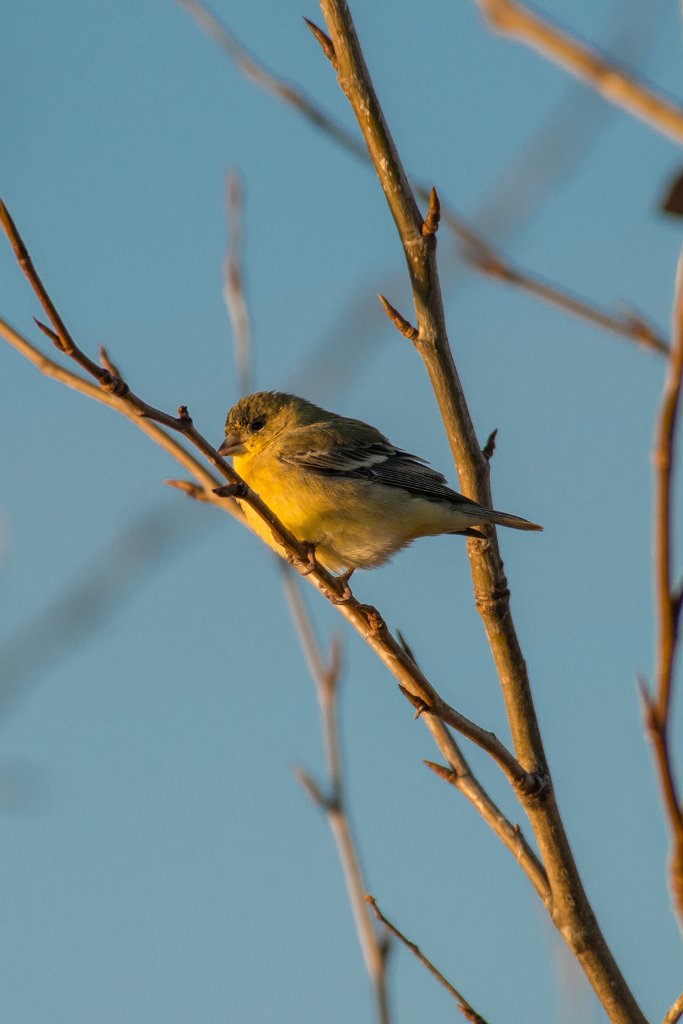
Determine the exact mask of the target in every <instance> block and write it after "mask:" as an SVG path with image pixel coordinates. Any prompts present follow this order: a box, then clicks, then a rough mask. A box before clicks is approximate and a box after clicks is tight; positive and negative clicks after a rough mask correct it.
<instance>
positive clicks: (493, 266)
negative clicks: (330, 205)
mask: <svg viewBox="0 0 683 1024" xmlns="http://www.w3.org/2000/svg"><path fill="white" fill-rule="evenodd" d="M177 3H179V4H180V6H181V7H183V8H184V9H185V10H186V11H187V12H188V14H190V15H191V16H192V18H194V20H195V21H196V23H197V24H198V25H199V26H200V27H201V28H202V30H203V31H204V32H206V34H207V35H208V36H209V37H210V38H212V39H213V40H214V41H215V42H216V43H217V44H218V45H219V46H220V47H221V49H222V50H223V51H224V52H225V53H227V54H228V56H229V57H230V58H231V59H232V60H233V61H234V62H235V65H236V67H237V68H238V70H239V71H241V72H242V73H243V74H244V75H245V76H246V77H247V78H248V79H249V80H250V81H251V82H253V83H254V84H256V85H258V86H259V87H260V88H262V89H265V91H266V92H268V93H269V94H271V95H273V96H276V97H277V98H278V99H279V100H281V101H282V102H283V103H286V104H287V105H288V106H290V107H292V108H293V109H294V110H296V112H297V113H298V114H299V115H300V116H301V117H303V118H305V119H306V120H307V121H309V122H310V123H311V124H313V125H314V126H315V127H316V128H319V129H320V130H321V131H322V132H324V133H325V134H326V135H327V136H328V137H329V138H331V139H333V140H334V141H335V142H336V143H338V144H339V145H340V146H342V148H343V149H345V150H346V151H347V152H349V153H351V154H352V155H353V156H355V157H356V158H357V159H359V160H361V161H362V162H363V163H365V164H368V165H371V160H370V158H369V156H368V152H367V149H366V148H365V146H363V144H362V143H361V142H359V140H358V138H357V137H356V135H355V134H353V133H351V132H349V131H348V130H347V129H346V128H345V127H344V126H343V125H342V124H340V123H339V122H337V121H336V120H335V119H334V118H333V117H331V116H330V115H329V114H327V113H326V111H324V110H323V108H322V107H321V106H320V104H318V103H317V102H316V101H315V100H314V99H312V98H311V97H310V96H307V95H306V94H305V93H304V92H303V90H301V89H299V88H297V87H296V86H294V85H292V84H291V83H290V82H287V81H285V80H284V79H283V78H282V77H280V76H278V75H276V74H274V73H273V72H272V71H270V70H268V69H267V68H266V67H265V66H264V65H263V64H262V63H261V62H260V61H258V60H257V59H256V58H255V57H254V56H253V55H252V54H250V53H248V52H247V50H246V49H245V48H244V47H243V46H242V44H241V43H240V42H239V41H238V40H237V38H236V37H235V35H234V34H233V33H232V32H230V30H229V29H228V28H227V27H226V26H225V25H224V24H223V23H222V22H221V21H220V20H219V19H218V17H217V16H216V15H215V14H214V13H213V12H212V11H211V10H210V9H209V8H208V7H207V5H206V4H205V3H203V2H202V0H177ZM326 38H328V37H327V36H326ZM335 59H336V58H335ZM410 181H411V184H412V186H413V189H414V190H415V194H416V195H417V196H418V197H419V198H420V200H421V201H422V202H424V203H429V202H430V194H431V186H428V185H425V184H422V183H420V182H418V181H416V180H415V179H413V178H411V179H410ZM441 219H442V221H443V223H444V224H445V225H446V226H447V227H448V229H449V231H451V232H452V233H453V234H454V235H455V237H456V238H457V239H458V241H459V242H460V244H461V247H462V253H463V255H464V257H465V258H466V259H468V260H469V261H470V262H471V263H472V266H473V267H474V268H475V269H476V270H479V271H480V272H481V273H484V274H487V275H489V276H490V277H493V278H494V279H497V280H501V281H505V282H507V283H508V284H512V285H515V286H517V287H519V288H522V289H524V290H525V291H528V292H529V293H530V294H532V295H535V296H536V297H537V298H539V299H541V300H543V301H545V302H550V303H551V304H553V305H556V306H558V307H559V308H561V309H564V310H565V311H566V312H568V313H572V314H574V315H576V316H580V317H582V318H583V319H585V320H589V321H591V322H592V323H595V324H597V325H598V326H599V327H602V328H604V329H605V330H608V331H612V332H614V333H615V334H618V335H619V336H621V337H623V338H626V339H628V340H630V341H634V342H636V343H637V344H638V345H641V346H642V347H644V348H648V349H651V350H652V351H654V352H657V353H659V354H660V355H666V354H667V353H668V350H669V346H668V343H667V341H666V340H665V339H664V338H663V337H662V336H661V334H660V333H659V332H658V331H657V330H656V328H654V327H653V326H651V325H650V324H649V323H647V322H646V321H645V320H644V319H643V318H642V317H640V316H636V315H631V314H628V313H627V314H623V315H622V314H619V313H611V312H609V311H608V310H604V309H602V308H600V306H597V305H595V304H594V303H592V302H590V301H588V300H586V299H581V298H579V297H578V296H575V295H572V294H571V293H570V292H567V291H566V290H565V289H564V288H562V287H560V286H559V285H557V284H551V283H550V282H548V281H545V280H543V279H541V278H539V277H538V276H536V275H534V274H533V273H531V272H530V271H527V270H523V269H522V268H521V267H519V266H516V265H514V264H513V263H511V262H509V261H508V260H506V259H505V258H504V257H503V255H502V253H501V252H500V251H498V250H496V249H495V248H494V247H493V246H492V245H491V244H490V243H489V242H488V241H487V240H486V239H485V238H484V237H483V236H482V235H481V233H480V232H478V231H477V230H476V229H475V228H474V227H473V226H472V225H471V224H469V223H468V222H467V221H466V220H465V219H464V218H463V217H461V216H460V214H458V213H457V212H456V211H455V210H454V209H453V208H452V207H450V206H447V205H446V204H445V203H444V202H443V198H442V200H441Z"/></svg>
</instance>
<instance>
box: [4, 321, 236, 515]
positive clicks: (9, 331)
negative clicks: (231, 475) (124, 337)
mask: <svg viewBox="0 0 683 1024" xmlns="http://www.w3.org/2000/svg"><path fill="white" fill-rule="evenodd" d="M0 337H2V338H4V339H5V341H7V342H9V344H10V345H11V346H12V347H13V348H14V349H16V350H17V352H20V353H21V355H23V356H24V357H25V358H26V359H28V360H29V362H31V363H33V365H34V366H35V367H37V368H38V370H40V372H41V373H42V374H44V376H46V377H51V378H52V380H57V381H59V382H60V383H61V384H65V385H66V386H67V387H69V388H73V390H74V391H79V392H80V393H81V394H82V395H87V397H88V398H93V399H94V400H95V401H96V402H101V403H102V405H107V406H109V408H110V409H115V410H116V412H119V413H121V414H122V415H123V416H125V417H126V418H127V419H129V420H131V422H132V423H133V424H134V425H135V426H136V427H137V428H138V430H142V432H143V433H145V434H147V435H148V437H151V438H152V440H153V441H155V442H156V444H158V445H159V446H160V447H161V448H163V449H164V450H165V451H167V452H168V453H169V454H170V455H172V456H173V458H174V459H176V461H177V462H179V463H180V465H181V466H183V468H184V469H186V470H187V471H188V472H189V473H191V474H192V475H193V476H194V478H195V480H197V482H198V484H199V487H200V488H201V489H202V493H203V500H204V501H208V502H210V503H211V504H212V505H219V506H220V507H221V508H225V509H226V511H228V512H230V514H231V515H233V516H235V518H237V519H239V520H241V521H243V522H245V523H246V520H245V519H244V514H243V513H242V511H241V509H240V507H239V505H238V504H237V503H236V502H231V503H228V502H226V501H225V500H221V499H220V498H217V497H216V495H215V494H214V493H213V491H214V488H215V487H217V486H218V480H217V479H216V478H215V477H214V476H212V475H211V473H209V472H208V471H207V469H206V467H205V466H204V465H202V463H201V462H198V461H197V459H195V457H194V456H193V455H191V454H190V453H189V452H188V451H187V449H185V448H183V446H182V445H181V444H178V442H177V441H176V440H175V438H173V437H170V436H169V435H168V434H167V433H166V432H165V431H164V430H162V429H161V428H160V427H159V426H157V424H156V423H152V422H151V420H148V419H143V418H142V417H140V416H131V414H130V409H129V408H128V406H127V405H126V402H125V401H124V400H123V399H121V398H119V397H117V396H116V395H114V394H111V393H110V392H108V391H103V390H102V389H101V388H99V387H98V386H97V385H96V384H92V383H91V382H90V381H89V380H85V378H83V377H80V376H79V375H78V374H76V373H72V372H71V370H67V369H66V367H64V366H61V365H60V364H59V363H57V362H56V361H55V360H54V359H50V358H49V356H46V355H45V354H44V353H43V352H41V351H40V349H38V348H36V346H35V345H33V344H32V343H31V342H30V341H29V340H28V339H27V338H25V337H24V336H23V335H22V334H19V332H18V331H15V330H14V328H13V327H10V325H9V324H8V323H7V322H6V321H5V320H2V319H0Z"/></svg>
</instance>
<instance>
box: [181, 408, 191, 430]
mask: <svg viewBox="0 0 683 1024" xmlns="http://www.w3.org/2000/svg"><path fill="white" fill-rule="evenodd" d="M178 419H179V420H180V423H181V424H182V426H184V427H191V426H192V417H191V416H190V413H189V410H188V408H187V406H186V405H179V406H178Z"/></svg>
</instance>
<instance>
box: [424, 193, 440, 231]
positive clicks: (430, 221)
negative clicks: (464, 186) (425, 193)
mask: <svg viewBox="0 0 683 1024" xmlns="http://www.w3.org/2000/svg"><path fill="white" fill-rule="evenodd" d="M440 220H441V203H440V202H439V196H438V194H437V191H436V189H435V188H432V190H431V192H430V193H429V210H428V211H427V216H426V217H425V219H424V223H423V224H422V235H423V237H424V238H428V237H429V236H430V235H435V234H436V232H437V231H438V230H439V221H440Z"/></svg>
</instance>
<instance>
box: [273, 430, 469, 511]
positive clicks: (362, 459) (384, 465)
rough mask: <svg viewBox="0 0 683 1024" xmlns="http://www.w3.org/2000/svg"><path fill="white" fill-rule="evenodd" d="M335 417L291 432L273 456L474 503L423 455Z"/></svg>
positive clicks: (321, 470)
mask: <svg viewBox="0 0 683 1024" xmlns="http://www.w3.org/2000/svg"><path fill="white" fill-rule="evenodd" d="M340 420H341V422H339V423H337V422H335V421H334V420H331V421H327V422H324V423H316V424H314V425H312V426H306V427H300V428H299V429H297V430H293V431H291V432H290V434H289V436H288V437H287V444H286V446H284V450H283V451H281V452H280V455H279V458H280V459H281V460H282V461H283V462H288V463H290V464H292V465H296V466H299V467H301V468H305V469H307V470H310V471H312V472H316V473H320V474H321V475H323V476H336V477H343V478H345V479H348V480H376V481H377V482H378V483H382V484H385V485H386V486H387V487H400V488H402V489H403V490H406V491H411V492H412V493H413V494H419V495H421V496H422V497H424V498H430V499H432V500H434V501H448V502H458V503H461V502H463V503H465V504H472V505H474V504H476V502H472V501H470V499H469V498H465V497H463V496H462V495H460V494H458V493H457V492H456V491H454V490H452V489H451V488H450V487H449V486H448V484H447V483H446V478H445V477H444V476H443V475H442V474H441V473H439V472H437V471H436V470H435V469H432V468H431V467H430V466H427V465H426V464H425V461H424V459H421V458H420V457H419V456H418V455H411V454H410V452H404V451H402V449H400V448H396V447H395V446H394V445H392V444H391V442H390V441H388V440H387V438H386V437H384V436H383V435H382V434H380V432H379V431H378V430H376V429H375V428H374V427H370V426H369V425H368V424H367V423H362V422H360V421H359V420H350V419H342V418H341V417H340Z"/></svg>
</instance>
